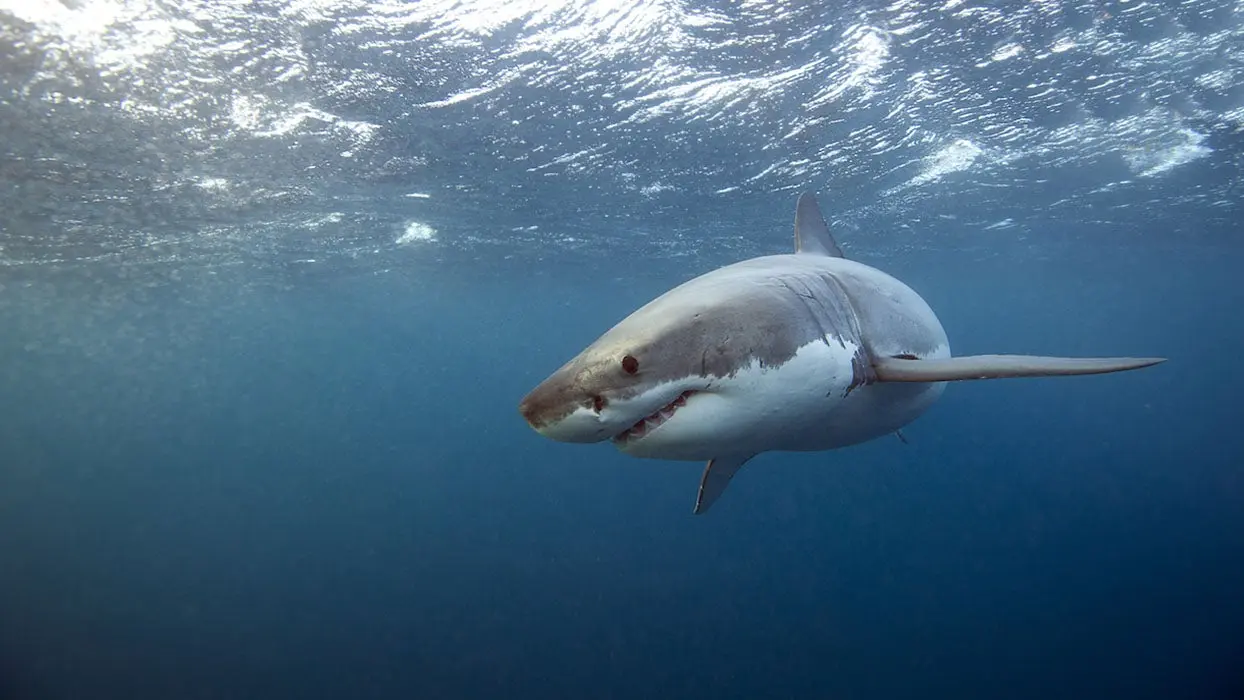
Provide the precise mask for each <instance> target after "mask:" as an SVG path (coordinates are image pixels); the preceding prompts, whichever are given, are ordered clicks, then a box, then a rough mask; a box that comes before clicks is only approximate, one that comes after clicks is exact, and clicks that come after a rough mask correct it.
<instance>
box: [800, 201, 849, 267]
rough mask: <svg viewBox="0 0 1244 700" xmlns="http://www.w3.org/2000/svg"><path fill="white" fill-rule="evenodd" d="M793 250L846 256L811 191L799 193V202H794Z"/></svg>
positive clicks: (833, 256) (839, 256) (838, 256)
mask: <svg viewBox="0 0 1244 700" xmlns="http://www.w3.org/2000/svg"><path fill="white" fill-rule="evenodd" d="M795 252H796V253H810V254H812V255H828V256H830V257H831V258H845V257H846V256H845V255H843V254H842V248H839V247H838V242H837V241H835V240H834V237H833V235H832V234H830V232H829V227H828V226H826V225H825V217H824V216H821V207H820V205H818V204H817V203H816V195H814V194H812V193H811V192H804V193H803V194H801V195H799V202H798V203H797V204H795Z"/></svg>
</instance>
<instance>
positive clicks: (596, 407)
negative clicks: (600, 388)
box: [592, 394, 605, 413]
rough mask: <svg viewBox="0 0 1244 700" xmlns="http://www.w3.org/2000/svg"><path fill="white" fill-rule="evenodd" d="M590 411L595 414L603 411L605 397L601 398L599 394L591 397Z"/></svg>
mask: <svg viewBox="0 0 1244 700" xmlns="http://www.w3.org/2000/svg"><path fill="white" fill-rule="evenodd" d="M592 410H593V411H596V412H597V413H600V412H601V411H603V410H605V397H603V396H601V395H600V394H597V395H596V396H593V397H592Z"/></svg>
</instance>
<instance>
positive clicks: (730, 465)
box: [694, 455, 752, 515]
mask: <svg viewBox="0 0 1244 700" xmlns="http://www.w3.org/2000/svg"><path fill="white" fill-rule="evenodd" d="M751 458H752V456H751V455H747V456H746V457H718V458H716V459H710V460H709V461H708V466H706V467H704V475H703V476H701V477H700V491H699V493H697V494H696V496H695V511H694V513H695V514H696V515H699V514H701V513H703V512H704V511H706V510H708V509H709V506H711V505H713V502H714V501H716V500H717V499H718V498H719V497H720V496H721V494H722V492H723V491H725V490H726V487H727V486H729V485H730V479H731V478H733V477H734V475H735V473H737V472H738V471H739V467H742V466H743V464H744V463H745V462H747V460H749V459H751Z"/></svg>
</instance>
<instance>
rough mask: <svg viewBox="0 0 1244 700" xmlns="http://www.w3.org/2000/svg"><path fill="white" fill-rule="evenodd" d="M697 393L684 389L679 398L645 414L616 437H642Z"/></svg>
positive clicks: (623, 439) (618, 438) (627, 438)
mask: <svg viewBox="0 0 1244 700" xmlns="http://www.w3.org/2000/svg"><path fill="white" fill-rule="evenodd" d="M695 393H696V392H695V391H694V390H691V389H688V390H687V391H684V392H683V393H681V394H679V395H678V398H676V399H674V400H673V401H670V402H669V403H667V404H665V405H664V406H662V407H661V408H659V409H657V410H656V411H654V412H653V413H651V414H650V415H647V416H644V417H643V418H641V419H640V420H639V421H637V422H636V423H635V425H632V426H631V427H629V428H627V429H626V430H624V431H622V433H621V434H619V435H618V437H616V438H614V439H615V440H619V441H625V440H631V439H634V438H641V437H643V436H645V435H647V434H648V432H649V431H650V430H652V429H653V428H656V427H657V426H658V425H661V424H662V423H664V422H665V421H667V420H669V419H670V418H671V417H672V416H673V415H674V413H675V412H676V411H678V409H680V408H682V407H683V406H686V405H687V399H689V398H691V397H692V396H694V395H695Z"/></svg>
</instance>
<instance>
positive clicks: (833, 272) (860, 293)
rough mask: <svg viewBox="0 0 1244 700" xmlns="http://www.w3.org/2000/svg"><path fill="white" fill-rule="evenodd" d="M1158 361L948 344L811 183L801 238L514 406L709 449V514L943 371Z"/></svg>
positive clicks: (660, 307) (869, 433)
mask: <svg viewBox="0 0 1244 700" xmlns="http://www.w3.org/2000/svg"><path fill="white" fill-rule="evenodd" d="M1162 361H1163V360H1162V358H1126V357H1123V358H1051V357H1034V356H1023V355H982V356H973V357H952V356H951V354H950V343H949V341H948V340H947V338H946V331H945V330H944V329H943V328H942V324H941V322H940V321H938V319H937V315H936V314H934V313H933V310H932V309H931V308H929V305H928V304H927V303H925V301H924V299H922V298H921V297H920V295H919V294H917V293H916V292H915V291H913V290H912V289H911V288H910V287H908V286H907V285H906V284H903V283H902V282H900V281H899V280H897V279H895V278H893V277H891V276H890V275H888V274H886V273H884V272H882V271H880V270H878V269H876V268H873V267H869V266H868V265H864V264H862V263H859V262H855V261H852V260H848V259H846V258H845V257H844V256H843V254H842V250H841V249H840V248H839V247H838V244H837V243H836V242H835V241H834V239H833V237H832V236H831V235H830V233H829V229H828V228H827V227H826V225H825V221H824V218H823V217H822V216H821V212H820V208H819V206H818V205H817V203H816V199H815V197H813V196H812V195H811V194H806V193H805V194H804V195H802V196H801V197H800V198H799V201H798V205H797V207H796V214H795V252H794V253H790V254H785V255H769V256H764V257H758V258H752V259H750V260H744V261H742V262H738V263H734V264H733V265H727V266H725V267H721V268H718V269H716V270H713V271H711V272H708V273H706V274H703V275H701V276H699V277H696V278H694V279H691V280H689V281H687V282H685V283H683V284H681V285H679V286H677V287H675V288H673V289H671V290H670V291H668V292H666V293H665V294H663V295H661V296H659V297H657V298H656V299H654V300H653V301H651V302H649V303H648V304H646V305H645V306H643V307H641V308H640V309H638V310H637V311H635V312H634V313H632V314H631V315H630V316H628V317H626V318H625V319H623V320H622V321H621V322H620V323H618V324H617V325H616V326H614V327H613V328H612V329H610V330H609V331H607V332H606V333H605V334H604V335H602V336H601V337H600V338H599V339H597V340H596V342H594V343H592V344H591V345H589V346H588V347H587V348H586V349H584V350H583V352H581V353H579V355H578V356H576V357H575V358H573V359H572V360H570V361H569V362H567V363H566V364H565V365H563V366H562V367H561V368H560V369H558V370H557V371H556V372H554V373H553V374H552V375H551V376H549V377H548V378H547V379H545V380H544V381H543V382H541V383H540V384H539V386H537V387H536V388H535V389H533V390H532V391H531V393H529V394H528V395H527V396H526V397H525V398H523V400H522V402H521V403H520V404H519V411H520V412H521V413H522V415H523V417H524V418H525V419H526V420H527V422H528V423H529V424H530V425H531V426H532V427H533V428H534V429H535V430H537V431H538V432H540V433H541V434H542V435H544V436H546V437H549V438H551V439H554V440H558V441H561V442H584V443H590V442H602V441H605V440H612V441H613V442H614V444H615V445H616V446H617V447H618V449H619V450H621V451H622V452H624V453H626V454H629V455H632V456H635V457H645V458H653V459H670V460H694V461H702V460H704V461H708V466H707V468H706V469H705V471H704V475H703V477H702V479H701V483H700V492H699V495H698V497H697V499H696V507H695V512H696V513H702V512H704V511H705V510H707V509H708V507H709V506H710V505H711V504H712V503H713V502H714V501H715V500H716V499H717V497H718V496H720V495H721V493H722V491H723V490H724V489H725V487H726V485H727V484H728V483H729V480H730V478H731V477H732V476H733V475H734V473H735V472H736V471H737V470H738V469H739V467H741V466H742V465H743V464H744V463H745V462H747V461H748V460H749V459H751V458H752V457H754V456H756V455H758V454H760V453H762V452H771V451H821V450H829V449H833V448H838V447H844V446H847V445H853V444H857V443H861V442H865V441H868V440H872V439H874V438H876V437H879V436H882V435H885V434H887V433H893V432H897V431H898V430H899V428H901V427H902V426H904V425H906V424H908V423H910V422H911V421H913V420H915V419H916V418H917V417H919V416H920V415H921V414H922V413H924V412H925V411H926V410H927V409H928V408H929V406H931V405H932V404H933V403H934V402H935V401H936V400H937V398H938V397H939V396H941V394H942V392H943V391H944V389H945V386H946V385H945V383H946V382H947V381H954V380H960V379H988V378H998V377H1020V376H1054V375H1071V374H1097V373H1104V372H1118V371H1122V370H1128V369H1137V368H1140V367H1146V366H1149V365H1153V364H1157V363H1158V362H1162ZM900 437H901V434H900ZM904 441H905V440H904Z"/></svg>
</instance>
